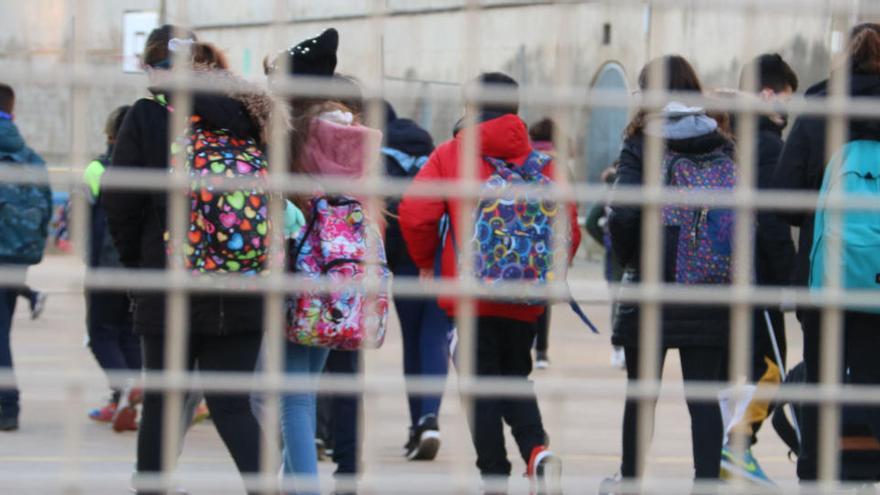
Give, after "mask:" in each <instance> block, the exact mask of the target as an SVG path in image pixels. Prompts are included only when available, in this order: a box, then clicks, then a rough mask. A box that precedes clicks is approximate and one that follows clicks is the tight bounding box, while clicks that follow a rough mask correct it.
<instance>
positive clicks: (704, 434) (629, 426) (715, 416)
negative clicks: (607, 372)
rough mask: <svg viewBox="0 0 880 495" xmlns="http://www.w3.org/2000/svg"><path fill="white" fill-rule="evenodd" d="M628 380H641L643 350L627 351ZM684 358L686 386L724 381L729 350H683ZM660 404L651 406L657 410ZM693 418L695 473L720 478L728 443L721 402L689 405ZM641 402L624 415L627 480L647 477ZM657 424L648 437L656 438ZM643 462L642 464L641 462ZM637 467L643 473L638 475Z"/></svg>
mask: <svg viewBox="0 0 880 495" xmlns="http://www.w3.org/2000/svg"><path fill="white" fill-rule="evenodd" d="M666 351H667V349H663V350H662V351H661V354H660V373H658V376H662V369H663V363H664V361H665V360H666ZM624 352H625V353H626V377H627V379H628V380H638V378H639V348H638V347H626V348H624ZM679 355H680V356H681V372H682V375H683V376H684V380H685V386H687V384H688V382H700V381H716V380H721V379H723V377H724V372H725V370H724V363H726V359H725V357H726V350H725V349H724V348H721V347H684V348H680V349H679ZM655 405H656V401H654V402H653V403H652V404H651V408H652V409H653V408H654V406H655ZM687 407H688V412H690V415H691V441H692V443H693V455H694V470H695V475H696V478H702V479H713V478H718V474H719V470H720V466H721V447H722V443H723V442H724V425H723V424H722V422H721V409H720V408H719V406H718V401H714V400H713V401H708V402H707V401H697V400H688V401H687ZM638 411H639V401H638V399H632V400H629V399H628V400H627V401H626V406H625V408H624V411H623V456H622V460H621V465H620V474H621V476H623V477H624V478H635V477H636V476H639V477H640V476H641V475H642V474H643V473H644V468H645V463H644V459H645V454H646V452H638V453H637V452H636V450H637V438H638V436H637V428H638V415H639V412H638ZM653 429H654V424H653V421H652V422H651V423H650V424H649V425H648V434H649V435H653ZM637 459H640V460H641V461H642V462H637ZM636 465H639V466H640V471H639V472H638V473H637V472H636Z"/></svg>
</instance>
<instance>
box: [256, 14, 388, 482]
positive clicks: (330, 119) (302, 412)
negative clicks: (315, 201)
mask: <svg viewBox="0 0 880 495" xmlns="http://www.w3.org/2000/svg"><path fill="white" fill-rule="evenodd" d="M338 43H339V38H338V33H337V32H336V30H333V29H329V30H327V31H325V32H324V33H322V34H321V35H319V36H318V37H316V38H313V39H310V40H306V41H304V42H302V43H300V44H298V45H296V46H295V47H293V48H291V49H290V50H288V51H287V52H284V53H282V54H281V55H280V56H287V57H289V70H290V72H291V74H293V75H309V76H311V77H323V78H326V79H333V80H334V82H335V83H336V84H337V85H338V86H337V87H339V86H341V85H343V84H345V85H350V86H352V88H351V89H352V90H353V91H354V90H356V89H357V86H356V84H354V83H353V82H352V81H351V80H350V79H347V78H343V77H342V76H335V77H334V75H333V73H334V71H335V68H336V49H337V47H338ZM276 67H277V60H275V61H272V62H271V63H267V64H266V69H267V70H266V72H267V74H268V75H269V76H270V77H272V76H273V75H274V74H275V70H276V69H275V68H276ZM270 82H271V81H270ZM352 100H353V101H347V99H346V98H318V97H315V98H297V97H294V98H292V99H291V100H290V106H291V111H292V114H293V116H294V122H293V124H294V125H293V127H294V129H295V130H294V131H293V132H292V133H291V134H290V144H291V146H290V169H291V171H292V172H294V173H301V174H309V175H313V176H333V177H350V178H358V177H361V176H362V175H363V174H364V172H365V169H366V165H367V163H368V162H367V161H366V160H365V159H366V156H365V150H366V149H372V148H370V147H371V146H374V147H375V148H374V149H376V150H377V151H378V149H379V147H378V145H379V142H380V141H381V137H382V134H381V132H379V131H377V130H375V129H369V128H367V127H364V126H363V125H361V124H360V112H359V110H360V107H361V104H360V101H359V99H357V98H354V99H352ZM309 199H311V198H309V197H296V198H293V199H292V200H293V202H294V203H296V204H297V205H298V206H299V208H300V210H302V212H303V213H304V214H305V215H307V218H306V219H305V220H306V222H309V221H310V220H311V218H309V217H308V216H310V215H311V214H312V211H311V209H310V208H308V207H306V204H307V203H308V200H309ZM329 352H330V350H329V349H328V348H327V347H319V346H307V345H300V344H298V343H294V342H290V341H288V342H286V352H285V371H286V372H287V373H290V374H295V375H299V376H304V377H307V378H309V379H313V380H317V378H318V376H319V374H320V373H321V371H322V370H323V369H324V366H325V363H326V361H327V357H328V354H329ZM355 358H356V356H355ZM347 364H349V366H348V369H347V370H346V371H347V372H349V373H354V372H356V370H355V369H354V366H350V365H351V364H353V363H352V362H351V361H349V362H348V363H347ZM347 399H348V400H344V401H340V403H341V404H343V405H345V406H346V407H345V408H344V409H345V411H344V412H342V413H340V412H339V411H338V410H337V414H336V415H335V418H334V421H335V422H336V423H337V427H339V426H340V424H339V422H342V421H348V422H350V423H348V424H347V426H348V428H344V430H345V432H346V433H347V436H346V444H347V445H346V448H344V449H343V450H342V451H340V445H339V442H340V438H336V443H337V445H336V446H335V447H336V449H335V450H336V453H337V454H340V453H344V454H346V455H347V456H348V457H347V458H346V459H342V458H340V457H339V455H335V456H334V459H335V460H337V461H338V463H339V470H338V471H337V473H338V474H339V475H340V476H342V475H345V476H348V475H352V474H354V473H353V472H352V471H354V469H355V468H356V452H357V439H356V438H353V437H356V434H357V432H356V428H355V426H356V425H355V424H354V422H356V421H357V412H356V411H357V404H356V402H357V401H356V400H355V401H354V405H355V407H353V408H352V407H350V406H351V405H352V402H353V401H352V400H351V398H347ZM352 409H354V410H353V411H352ZM315 425H316V394H314V393H311V392H295V393H290V394H286V395H284V396H283V397H282V413H281V428H282V439H283V442H284V474H285V476H295V477H296V479H295V480H294V481H295V482H302V483H304V484H305V485H307V486H304V487H297V490H296V493H297V494H300V495H306V494H312V493H318V492H319V490H318V484H319V483H318V466H317V456H316V453H315V433H316V432H315ZM337 431H339V430H337Z"/></svg>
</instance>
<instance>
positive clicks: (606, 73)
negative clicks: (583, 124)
mask: <svg viewBox="0 0 880 495" xmlns="http://www.w3.org/2000/svg"><path fill="white" fill-rule="evenodd" d="M593 89H601V90H604V91H612V92H617V91H620V92H621V93H623V94H625V95H626V94H629V89H628V88H627V84H626V75H625V74H624V72H623V67H621V66H620V64H618V63H616V62H608V63H606V64H605V65H603V66H602V68H601V69H599V72H598V75H597V76H596V79H595V80H594V82H593ZM628 117H629V106H628V105H627V106H620V107H594V108H592V109H591V110H590V115H589V122H588V125H589V132H588V133H587V139H586V143H585V144H586V155H585V157H584V159H585V161H586V163H585V164H584V166H585V167H586V177H587V180H588V181H590V182H597V181H599V176H600V175H601V174H602V171H603V170H605V169H606V168H607V167H608V166H609V165H611V164H612V163H613V162H614V160H616V159H617V157H618V156H619V154H620V147H621V145H622V144H623V129H624V128H625V127H626V123H627V118H628Z"/></svg>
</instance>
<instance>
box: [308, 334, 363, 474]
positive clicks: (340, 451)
mask: <svg viewBox="0 0 880 495" xmlns="http://www.w3.org/2000/svg"><path fill="white" fill-rule="evenodd" d="M359 368H360V352H357V351H330V354H328V355H327V363H326V364H325V365H324V373H325V374H330V375H333V374H340V375H343V376H351V377H354V376H356V375H357V374H358V369H359ZM362 399H363V397H362V395H361V394H354V395H346V394H329V393H321V394H320V395H319V396H318V431H319V436H322V435H323V437H324V440H325V441H326V440H331V442H330V443H331V444H332V445H333V462H335V463H336V474H343V475H350V474H356V473H357V472H358V469H357V467H358V457H359V455H358V454H359V452H360V438H359V435H358V415H359V414H360V409H361V402H362Z"/></svg>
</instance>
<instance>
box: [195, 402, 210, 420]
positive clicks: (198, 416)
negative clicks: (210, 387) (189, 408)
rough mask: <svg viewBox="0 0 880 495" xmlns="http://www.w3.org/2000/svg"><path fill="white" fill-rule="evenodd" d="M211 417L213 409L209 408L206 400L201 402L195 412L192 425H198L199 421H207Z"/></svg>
mask: <svg viewBox="0 0 880 495" xmlns="http://www.w3.org/2000/svg"><path fill="white" fill-rule="evenodd" d="M209 419H211V411H209V410H208V405H207V404H205V401H202V402H200V403H199V407H197V408H196V410H195V411H194V412H193V418H192V423H191V424H192V425H197V424H199V423H202V422H205V421H207V420H209Z"/></svg>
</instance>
